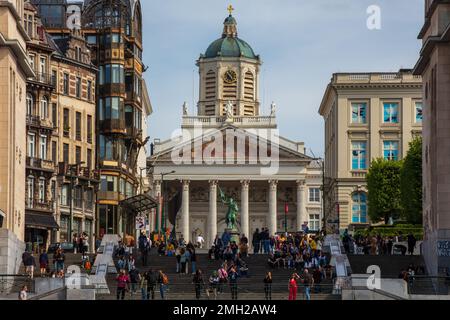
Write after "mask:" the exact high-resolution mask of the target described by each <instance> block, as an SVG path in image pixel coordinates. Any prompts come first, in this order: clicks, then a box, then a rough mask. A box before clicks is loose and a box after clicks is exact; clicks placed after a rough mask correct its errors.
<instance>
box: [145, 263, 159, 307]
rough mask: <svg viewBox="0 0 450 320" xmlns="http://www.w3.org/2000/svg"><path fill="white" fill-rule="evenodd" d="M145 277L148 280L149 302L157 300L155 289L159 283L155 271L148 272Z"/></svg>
mask: <svg viewBox="0 0 450 320" xmlns="http://www.w3.org/2000/svg"><path fill="white" fill-rule="evenodd" d="M145 277H146V278H147V300H150V298H151V299H152V300H155V288H156V284H157V282H158V275H157V273H156V272H155V271H153V269H150V270H149V271H148V272H146V275H145Z"/></svg>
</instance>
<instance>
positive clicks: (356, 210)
mask: <svg viewBox="0 0 450 320" xmlns="http://www.w3.org/2000/svg"><path fill="white" fill-rule="evenodd" d="M352 223H367V195H366V194H365V193H364V192H357V193H354V194H353V196H352Z"/></svg>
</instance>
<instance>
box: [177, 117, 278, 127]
mask: <svg viewBox="0 0 450 320" xmlns="http://www.w3.org/2000/svg"><path fill="white" fill-rule="evenodd" d="M226 122H227V118H226V117H225V116H222V117H208V116H183V121H182V124H181V127H182V128H193V127H196V126H201V127H203V128H208V127H212V128H215V127H218V126H221V125H223V124H224V123H226ZM230 123H232V124H234V125H237V126H242V127H252V128H257V127H262V128H266V127H269V128H270V127H276V117H275V116H235V117H233V118H232V122H230Z"/></svg>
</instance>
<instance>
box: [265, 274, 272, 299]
mask: <svg viewBox="0 0 450 320" xmlns="http://www.w3.org/2000/svg"><path fill="white" fill-rule="evenodd" d="M264 295H265V298H266V300H272V272H270V271H269V272H267V273H266V276H265V278H264Z"/></svg>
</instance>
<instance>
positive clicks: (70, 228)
mask: <svg viewBox="0 0 450 320" xmlns="http://www.w3.org/2000/svg"><path fill="white" fill-rule="evenodd" d="M82 164H84V161H80V162H77V163H75V164H69V165H68V166H67V167H68V169H69V172H70V220H69V237H68V240H69V241H72V236H73V230H72V228H73V188H74V186H73V178H75V176H74V175H73V171H72V170H73V168H77V169H78V167H79V166H80V165H82Z"/></svg>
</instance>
